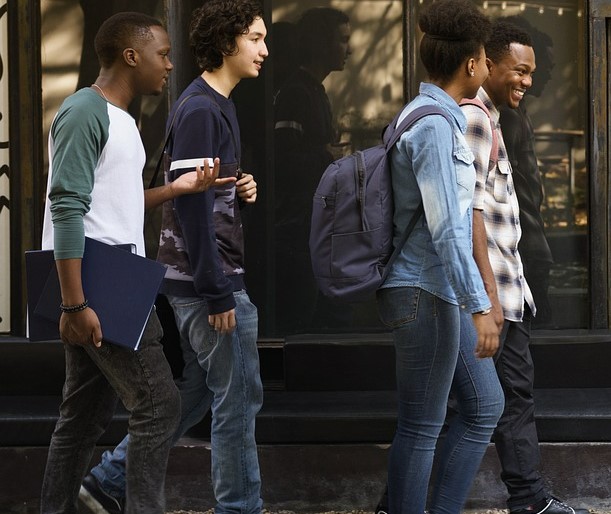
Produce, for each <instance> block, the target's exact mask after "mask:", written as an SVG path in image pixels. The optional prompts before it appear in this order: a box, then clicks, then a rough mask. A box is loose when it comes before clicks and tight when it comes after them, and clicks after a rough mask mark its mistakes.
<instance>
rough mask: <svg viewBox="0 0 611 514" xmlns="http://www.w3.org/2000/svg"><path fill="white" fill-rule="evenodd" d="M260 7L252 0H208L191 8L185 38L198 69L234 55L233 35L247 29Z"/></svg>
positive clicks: (260, 12)
mask: <svg viewBox="0 0 611 514" xmlns="http://www.w3.org/2000/svg"><path fill="white" fill-rule="evenodd" d="M262 17H263V9H262V7H261V5H260V4H259V3H258V2H257V1H256V0H209V1H207V2H205V3H204V4H203V5H202V6H201V7H198V8H197V9H195V11H193V16H192V19H191V26H190V29H189V42H190V44H191V50H192V52H193V54H194V55H195V59H196V60H197V64H198V66H199V68H200V70H202V71H213V70H215V69H218V68H220V67H221V66H222V65H223V57H224V56H226V55H235V54H236V52H237V50H238V48H237V41H236V38H237V37H238V36H239V35H241V34H246V33H248V28H249V27H250V26H251V25H252V23H253V22H254V21H255V19H257V18H262Z"/></svg>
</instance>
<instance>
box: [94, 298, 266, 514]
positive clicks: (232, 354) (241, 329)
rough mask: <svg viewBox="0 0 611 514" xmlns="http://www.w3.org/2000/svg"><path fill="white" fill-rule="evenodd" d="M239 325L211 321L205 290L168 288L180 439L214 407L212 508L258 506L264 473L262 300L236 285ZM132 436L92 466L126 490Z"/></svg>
mask: <svg viewBox="0 0 611 514" xmlns="http://www.w3.org/2000/svg"><path fill="white" fill-rule="evenodd" d="M234 297H235V300H236V308H235V312H236V320H237V326H236V329H235V330H234V331H233V332H232V333H231V334H219V333H217V332H216V331H214V330H213V329H212V327H211V326H210V325H209V324H208V307H207V303H206V302H205V301H204V300H202V299H201V298H185V297H177V296H169V295H168V301H169V303H170V305H171V306H172V309H173V311H174V317H175V318H176V324H177V326H178V330H179V333H180V344H181V348H182V354H183V359H184V361H185V366H184V369H183V374H182V377H181V378H180V379H179V380H178V381H177V385H178V389H179V391H180V395H181V406H182V412H181V421H180V425H179V427H178V430H177V431H176V434H175V437H174V442H176V441H177V440H178V439H179V438H180V437H182V435H184V433H185V432H186V431H187V430H188V429H189V428H191V427H192V426H193V425H195V424H197V423H199V422H200V421H201V420H202V418H203V417H204V416H205V415H206V413H207V412H208V409H210V408H211V409H212V427H211V449H212V451H211V458H212V486H213V490H214V496H215V498H216V501H217V505H216V507H215V510H214V511H215V514H237V513H240V514H259V513H260V512H261V507H262V505H263V501H262V499H261V477H260V472H259V461H258V457H257V446H256V442H255V417H256V415H257V413H258V412H259V410H260V408H261V405H262V402H263V387H262V384H261V377H260V372H259V355H258V352H257V331H258V316H257V308H256V307H255V306H254V305H253V304H252V303H251V302H250V299H249V298H248V295H247V293H246V292H245V291H238V292H236V293H234ZM128 441H129V436H127V437H125V438H124V439H123V441H121V443H119V445H118V446H117V447H116V448H115V449H114V450H113V451H112V452H110V451H107V452H104V454H103V455H102V461H101V463H100V464H98V465H97V466H96V467H94V468H93V469H92V470H91V473H92V474H93V475H94V476H95V477H96V478H97V479H98V481H99V482H100V484H101V486H102V488H103V489H104V490H105V491H107V492H108V493H110V494H112V495H113V496H116V497H122V496H124V495H125V454H126V450H127V444H128Z"/></svg>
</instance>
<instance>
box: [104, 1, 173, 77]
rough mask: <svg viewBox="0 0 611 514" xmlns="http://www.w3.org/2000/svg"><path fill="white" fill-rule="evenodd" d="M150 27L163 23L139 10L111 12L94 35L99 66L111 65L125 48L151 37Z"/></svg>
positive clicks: (148, 39)
mask: <svg viewBox="0 0 611 514" xmlns="http://www.w3.org/2000/svg"><path fill="white" fill-rule="evenodd" d="M151 27H163V24H162V23H161V22H160V21H159V20H157V19H156V18H153V17H151V16H148V15H146V14H143V13H139V12H120V13H117V14H113V15H112V16H111V17H110V18H108V19H107V20H106V21H105V22H104V23H102V25H101V26H100V28H99V30H98V32H97V34H96V35H95V40H94V48H95V53H96V54H97V56H98V61H99V63H100V66H101V67H102V68H108V67H110V66H112V65H113V63H114V62H115V61H116V60H117V59H118V58H119V57H120V56H121V54H122V53H123V50H125V49H126V48H129V47H133V46H138V44H139V43H143V42H146V41H150V40H151V39H153V33H152V32H151Z"/></svg>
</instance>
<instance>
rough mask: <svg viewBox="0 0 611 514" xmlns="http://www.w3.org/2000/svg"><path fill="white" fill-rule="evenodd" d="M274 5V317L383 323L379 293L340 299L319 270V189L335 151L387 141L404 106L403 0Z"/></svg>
mask: <svg viewBox="0 0 611 514" xmlns="http://www.w3.org/2000/svg"><path fill="white" fill-rule="evenodd" d="M317 5H318V4H317V3H314V2H303V1H300V2H296V1H290V2H287V1H281V2H275V3H274V9H273V14H272V19H273V24H272V45H271V49H270V55H271V58H272V59H273V70H274V77H273V84H274V86H273V87H274V100H273V103H274V105H273V113H274V114H273V116H274V120H273V125H274V130H273V137H274V143H273V144H274V152H273V154H274V159H273V160H274V197H275V202H274V211H275V212H274V216H275V223H274V227H275V233H274V236H273V237H274V245H275V255H274V257H275V262H276V269H275V305H276V308H275V315H276V331H277V333H278V334H279V335H287V334H291V333H296V332H301V333H303V332H321V331H322V332H329V331H353V330H355V328H356V329H361V328H365V327H376V326H378V323H379V322H378V320H377V311H376V308H375V303H374V302H373V299H372V301H370V302H366V303H364V304H362V305H348V304H345V303H334V302H332V301H330V300H328V299H327V298H325V297H324V296H322V295H321V294H320V293H319V292H318V290H317V287H316V284H315V282H314V277H313V275H312V271H311V264H310V254H309V250H308V238H309V229H310V217H311V204H312V196H313V194H314V191H315V189H316V186H317V184H318V181H319V179H320V176H321V175H322V173H323V171H324V170H325V168H326V167H327V166H328V165H329V164H330V163H331V162H332V161H333V160H334V159H336V158H338V157H340V156H342V155H345V154H348V153H352V152H353V151H355V150H357V149H360V148H364V147H366V146H371V145H372V144H375V143H377V142H379V140H380V134H381V132H382V129H383V127H384V126H385V125H386V124H387V123H388V121H389V120H390V119H391V118H392V117H393V116H394V115H395V113H396V112H397V111H398V109H400V107H401V106H402V105H403V100H404V99H403V76H402V71H403V65H402V45H401V40H402V12H403V7H402V2H400V1H395V2H393V1H391V2H386V1H385V2H380V1H359V2H355V1H350V2H347V1H337V2H330V5H331V7H316V6H317Z"/></svg>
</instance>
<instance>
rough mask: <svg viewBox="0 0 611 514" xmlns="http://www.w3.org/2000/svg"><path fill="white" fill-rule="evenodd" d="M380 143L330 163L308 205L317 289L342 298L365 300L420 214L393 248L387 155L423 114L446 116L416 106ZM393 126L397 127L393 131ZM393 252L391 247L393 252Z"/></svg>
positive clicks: (431, 108) (428, 107)
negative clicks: (310, 204)
mask: <svg viewBox="0 0 611 514" xmlns="http://www.w3.org/2000/svg"><path fill="white" fill-rule="evenodd" d="M401 112H402V111H400V112H399V114H397V116H396V117H395V119H394V120H393V121H392V122H391V124H390V125H389V126H388V127H387V129H386V131H385V133H384V137H383V142H382V143H381V144H379V145H377V146H373V147H371V148H366V149H365V150H360V151H357V152H355V153H353V154H352V155H348V156H346V157H342V158H341V159H338V160H336V161H334V162H332V163H331V164H330V165H329V166H328V167H327V169H326V170H325V171H324V173H323V175H322V177H321V179H320V182H319V184H318V188H317V189H316V193H315V194H314V200H313V203H312V225H311V229H310V256H311V260H312V270H313V272H314V277H315V278H316V282H317V284H318V287H319V289H320V291H321V292H322V293H323V294H324V295H325V296H328V297H330V298H334V299H341V300H345V301H359V300H363V299H366V298H367V297H368V296H370V295H371V294H372V293H374V292H375V291H376V289H378V287H379V286H380V285H381V284H382V283H383V281H384V279H385V278H386V275H387V273H388V270H389V269H390V266H391V265H392V263H393V262H394V260H395V259H396V257H397V255H398V254H399V252H400V251H401V248H402V247H403V245H404V244H405V242H406V241H407V238H408V237H409V234H410V232H411V231H412V229H413V228H414V226H415V224H416V221H417V220H418V218H419V217H420V216H421V214H422V212H423V207H422V203H421V204H420V206H419V207H418V209H417V210H416V212H415V213H414V216H413V217H412V219H411V220H410V222H409V224H408V226H407V228H406V230H405V232H404V233H403V236H402V238H401V241H400V243H399V244H398V245H397V248H394V249H393V212H394V206H393V194H392V184H391V177H390V166H389V161H388V155H389V153H390V151H391V150H392V148H393V147H394V145H395V144H396V142H397V141H398V140H399V138H400V137H401V135H402V134H403V132H405V131H406V130H407V129H408V128H409V127H410V126H411V125H412V124H413V123H415V122H416V121H417V120H419V119H420V118H422V117H424V116H428V115H430V114H438V115H440V116H443V117H444V118H446V119H447V120H448V122H449V123H450V124H451V123H452V121H451V119H450V117H449V115H448V114H447V113H446V112H445V111H444V110H443V109H441V108H440V107H438V106H436V105H425V106H422V107H418V108H417V109H414V111H412V112H411V113H410V114H409V115H408V116H407V117H406V118H405V119H404V120H403V121H402V122H401V123H400V125H399V126H397V120H398V118H399V115H400V113H401ZM392 127H396V128H395V129H394V130H393V129H392ZM393 250H394V251H393Z"/></svg>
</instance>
